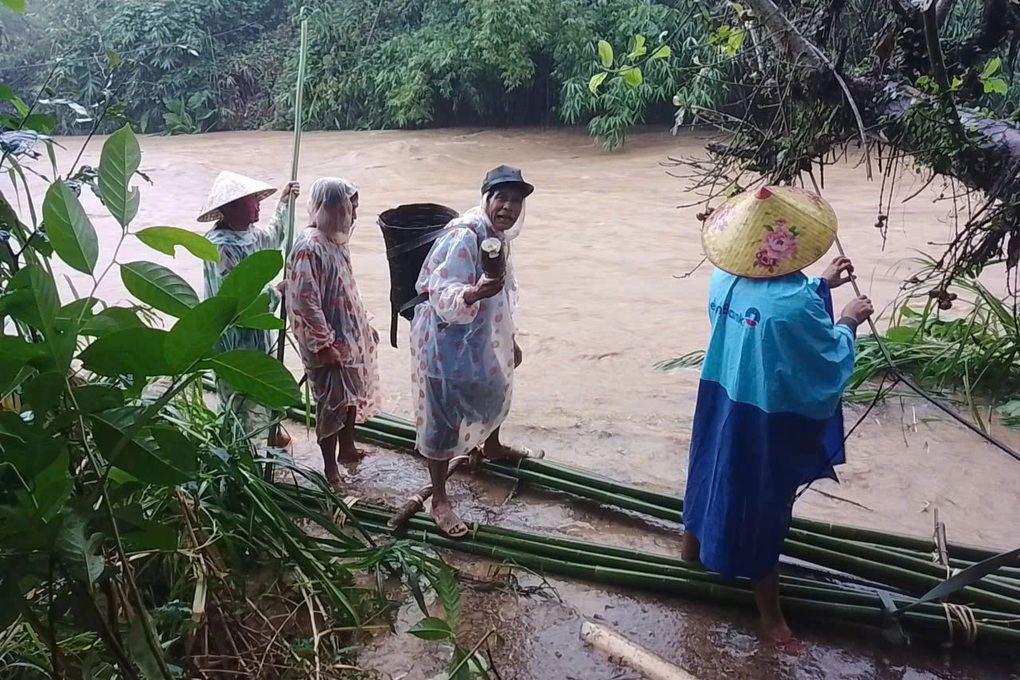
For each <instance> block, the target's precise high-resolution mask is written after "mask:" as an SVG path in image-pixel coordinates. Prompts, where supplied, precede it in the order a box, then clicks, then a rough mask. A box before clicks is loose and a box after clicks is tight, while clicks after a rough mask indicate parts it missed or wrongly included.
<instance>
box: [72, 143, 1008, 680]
mask: <svg viewBox="0 0 1020 680" xmlns="http://www.w3.org/2000/svg"><path fill="white" fill-rule="evenodd" d="M61 143H62V144H64V145H65V146H66V147H67V148H68V152H65V153H64V154H63V156H62V157H61V163H62V165H66V164H67V163H68V162H69V161H70V160H71V158H73V153H71V152H72V151H74V152H75V153H76V151H77V148H78V146H79V145H80V143H81V140H77V139H65V140H61ZM703 144H704V139H702V138H698V137H694V136H688V137H680V138H676V137H671V136H669V135H667V134H662V133H658V132H645V133H640V134H636V135H634V136H632V137H631V139H630V140H629V142H628V144H627V147H626V148H625V149H624V150H623V151H621V152H618V153H612V154H610V153H606V152H604V151H602V150H600V149H598V148H596V147H594V146H593V145H592V143H591V142H590V140H589V139H588V138H587V137H586V136H585V135H584V134H583V133H581V132H578V131H564V130H557V131H538V130H534V131H533V130H527V131H500V132H482V131H464V130H461V131H433V132H344V133H311V134H306V135H305V136H304V138H303V149H302V158H301V169H300V180H301V181H302V182H303V184H304V186H305V188H306V189H307V187H309V186H310V184H311V182H312V181H313V180H314V179H315V178H316V177H319V176H322V175H338V176H342V177H345V178H348V179H350V180H353V181H354V182H356V183H357V184H358V185H359V186H360V189H361V208H360V221H359V225H360V226H359V229H358V231H357V232H356V233H355V236H354V240H353V244H352V250H353V257H354V267H355V271H356V272H357V276H358V284H359V286H360V288H361V292H362V295H363V297H364V299H365V302H366V304H367V306H368V308H369V310H370V311H371V312H372V313H373V314H374V315H375V317H376V325H377V328H378V329H379V331H380V334H381V335H382V336H383V337H384V338H386V337H387V335H388V323H389V308H388V301H387V296H388V290H389V282H388V273H387V265H386V258H385V255H384V248H383V243H382V238H381V236H380V233H379V229H378V227H377V226H376V225H375V218H376V216H377V215H378V213H380V212H382V211H383V210H385V209H387V208H391V207H395V206H396V205H399V204H401V203H410V202H418V201H433V202H438V203H443V204H446V205H449V206H451V207H454V208H456V209H457V210H459V211H464V210H466V209H467V208H469V207H471V206H472V205H474V204H475V203H476V202H477V197H478V187H479V184H480V181H481V178H482V176H483V175H484V173H485V172H486V170H488V169H489V168H490V167H492V166H495V165H498V164H501V163H507V164H512V165H518V166H520V167H522V168H523V169H524V174H525V177H526V178H527V179H528V180H529V181H531V182H532V183H534V184H535V185H536V186H537V188H538V189H537V191H536V193H535V194H534V196H533V197H532V198H531V199H529V202H528V206H527V216H526V225H525V229H524V231H523V233H522V236H521V237H520V239H519V240H518V241H517V242H516V243H515V251H514V255H515V262H516V266H517V269H518V276H519V279H520V284H521V290H522V306H521V310H520V320H519V322H520V326H521V328H522V336H521V338H520V344H521V345H522V347H523V349H524V352H525V363H524V365H523V366H522V368H521V369H520V371H519V374H518V377H517V381H516V394H515V402H514V409H513V412H512V414H511V418H510V421H509V423H508V424H507V428H506V430H507V433H508V435H509V436H510V437H511V438H512V439H515V440H517V441H519V442H521V443H524V444H526V445H529V446H531V447H533V448H543V449H545V450H546V451H547V453H548V455H549V457H550V458H551V459H553V460H559V461H563V462H567V463H572V464H574V465H577V466H580V467H585V468H589V469H593V470H596V471H598V472H601V473H603V474H606V475H609V476H611V477H615V478H618V479H622V480H625V481H628V482H632V483H637V484H645V485H649V486H653V487H658V488H662V489H666V490H674V491H682V487H683V480H684V476H685V469H686V455H687V447H688V442H689V435H690V425H691V416H692V413H693V410H694V398H695V391H696V387H697V373H696V372H693V371H682V372H678V373H674V374H666V373H663V372H661V371H657V370H656V369H655V368H654V366H655V364H656V363H657V362H659V361H662V360H664V359H669V358H671V357H675V356H678V355H681V354H685V353H687V352H690V351H693V350H698V349H702V348H703V347H704V344H705V341H706V338H707V332H708V317H707V312H706V309H705V300H706V293H707V285H708V277H709V267H708V266H704V267H702V268H700V269H699V270H697V271H696V272H694V273H693V274H692V275H691V276H689V277H687V278H678V276H679V275H681V274H683V273H685V272H688V271H689V270H691V269H693V268H694V267H695V266H696V265H698V263H699V262H700V260H701V249H700V244H699V238H698V227H699V223H698V221H697V219H696V217H695V215H696V214H697V212H699V209H697V208H678V206H680V205H682V204H688V203H692V202H694V201H695V200H696V199H697V197H696V196H694V195H693V194H691V193H689V192H688V186H687V183H686V182H685V181H684V180H681V179H677V178H674V177H671V176H670V175H669V174H667V171H666V169H665V168H664V167H663V166H662V163H663V162H664V161H666V160H667V157H668V156H673V157H690V156H700V155H703V151H702V149H703ZM100 148H101V140H97V141H96V142H94V144H93V146H91V147H90V149H88V150H87V151H86V153H85V155H84V159H83V162H85V163H92V164H95V163H97V162H98V155H99V151H100ZM142 148H143V160H142V170H143V171H144V172H145V173H147V174H148V175H149V176H150V177H151V178H152V180H153V182H154V185H153V186H148V185H143V186H142V207H141V212H140V214H139V217H138V220H137V222H136V227H137V228H141V227H144V226H155V225H173V226H179V227H185V228H190V229H194V230H196V231H201V230H204V229H205V228H206V227H205V226H202V225H199V224H197V223H196V222H195V217H196V216H197V215H198V213H199V210H200V207H201V205H202V203H203V202H204V199H205V197H206V194H207V192H208V190H209V187H210V185H211V183H212V181H213V179H214V177H215V176H216V174H217V173H218V172H219V171H220V170H224V169H229V170H234V171H237V172H242V173H245V174H248V175H251V176H253V177H257V178H259V179H262V180H265V181H268V182H271V183H274V184H276V185H282V184H283V183H284V182H285V181H286V179H287V177H288V174H289V171H290V170H289V165H290V158H291V136H290V135H289V134H278V133H236V134H213V135H202V136H196V137H175V138H145V139H143V140H142ZM825 180H826V188H825V195H826V197H827V198H828V199H829V200H830V201H831V202H832V203H833V205H834V206H835V208H836V211H837V213H838V214H839V216H840V233H841V235H842V239H843V243H844V244H845V246H846V247H847V249H848V252H849V254H850V255H851V257H852V258H853V259H854V262H855V264H856V266H857V272H858V276H859V279H860V282H861V284H862V286H863V287H864V288H865V289H866V291H867V292H868V294H870V295H871V297H872V299H873V300H875V302H876V305H877V306H879V307H882V306H884V305H886V304H888V303H889V302H891V301H892V300H893V298H894V297H895V296H896V295H897V293H898V292H899V283H900V281H901V280H902V279H903V278H904V277H905V276H906V275H907V274H906V271H907V267H906V266H902V265H903V262H904V260H905V258H908V257H913V256H915V255H916V251H918V250H920V251H928V252H936V249H935V247H933V246H930V245H929V244H930V243H931V242H943V241H945V240H946V237H947V235H948V234H949V233H950V229H951V227H950V224H949V222H948V219H947V218H948V212H949V209H950V208H951V205H950V204H947V203H946V202H939V203H935V202H933V199H934V198H935V196H936V194H937V190H938V187H935V188H931V189H927V190H924V191H922V192H921V193H920V195H919V196H918V197H917V198H915V199H913V200H912V201H911V202H909V203H906V204H905V205H901V204H900V201H901V200H902V199H903V198H905V197H907V196H908V195H910V194H912V193H913V192H915V191H917V190H918V189H920V188H921V184H922V183H921V181H920V180H916V179H914V178H912V177H907V178H905V179H904V180H902V181H901V182H899V183H898V185H897V187H896V188H895V194H894V196H895V197H894V199H893V206H894V208H893V211H892V214H891V217H890V228H889V233H888V239H887V241H886V242H885V243H883V239H882V238H881V235H880V232H879V231H878V230H876V229H875V227H874V224H875V221H876V215H877V214H878V202H879V192H880V187H879V184H878V183H877V182H869V181H867V180H866V178H865V173H864V170H863V169H862V168H860V167H856V166H851V165H849V164H848V165H844V166H840V167H836V168H829V169H828V170H827V172H826V177H825ZM273 200H275V199H270V202H267V204H266V205H265V206H264V209H263V221H266V220H268V216H269V213H270V211H271V209H272V203H271V202H272V201H273ZM84 202H85V205H86V208H87V210H88V211H89V214H90V216H91V217H92V218H93V220H94V221H95V223H96V225H97V228H98V229H99V231H100V233H101V239H102V246H103V252H102V254H101V257H100V264H101V265H102V264H104V263H106V262H109V258H110V257H111V255H112V250H113V246H114V245H115V243H116V239H117V234H118V229H117V227H116V225H115V224H114V222H113V221H112V220H111V219H110V218H108V217H107V216H106V215H105V211H104V210H103V209H102V207H101V206H100V205H99V203H98V201H96V200H95V199H94V197H92V196H91V195H89V196H86V197H85V199H84ZM298 214H299V216H303V215H304V198H302V199H300V201H299V213H298ZM137 259H148V260H152V261H156V262H160V263H162V264H167V265H169V266H171V267H172V268H173V269H174V270H175V271H177V272H178V273H180V274H181V275H182V276H184V277H185V278H186V279H188V280H189V281H190V282H191V283H192V284H193V285H194V287H195V288H196V290H199V291H200V290H201V267H200V264H199V262H198V261H197V260H195V259H194V258H192V257H191V256H190V255H188V254H186V253H183V252H182V254H181V255H179V256H178V257H177V258H176V259H171V258H168V257H165V256H162V255H160V254H158V253H153V252H151V251H149V250H148V249H147V248H146V247H144V246H142V245H141V244H140V243H138V242H137V241H131V240H129V241H128V242H127V243H126V244H125V245H124V247H123V249H122V250H121V252H120V255H119V260H120V261H121V262H127V261H132V260H137ZM898 265H901V266H899V268H897V266H898ZM820 268H821V267H820V266H819V267H818V269H819V270H820ZM75 280H76V285H77V286H78V287H79V288H78V289H79V290H81V286H82V285H84V282H83V281H82V280H81V279H80V278H78V279H75ZM996 285H1001V283H999V284H996ZM99 293H100V295H101V296H102V297H104V298H105V299H107V300H111V301H112V300H116V299H119V298H121V297H123V296H124V290H123V287H122V285H121V283H120V280H119V277H118V276H117V274H116V269H114V270H112V275H110V276H109V277H108V278H107V279H106V280H105V281H103V282H102V284H101V285H100V288H99ZM851 294H852V293H851V292H850V291H849V287H847V289H845V290H842V289H841V290H840V291H837V292H836V304H837V306H838V305H840V304H841V303H842V302H845V301H846V300H847V299H849V297H850V295H851ZM406 335H407V324H406V322H404V321H403V320H401V329H400V339H401V349H392V348H390V347H389V346H388V344H387V343H386V342H385V340H384V346H383V347H382V348H381V350H380V354H381V365H382V369H381V370H382V381H383V387H384V392H385V403H384V407H385V409H386V410H387V411H389V412H392V413H395V414H397V415H402V416H405V417H407V416H409V415H410V409H411V402H410V399H409V390H410V378H409V359H408V356H407V353H406ZM288 364H289V365H291V366H292V367H294V369H295V370H298V366H297V362H296V357H294V356H293V354H291V355H290V356H289V360H288ZM856 416H857V412H855V413H853V414H852V415H851V416H850V417H848V424H849V423H852V422H854V421H855V420H856ZM996 433H997V434H998V435H999V436H1001V437H1002V438H1003V439H1005V440H1007V441H1008V442H1010V443H1011V444H1012V445H1014V446H1015V447H1020V436H1018V435H1017V434H1016V433H1013V432H1010V431H1006V430H1002V429H1001V428H998V429H997V430H996ZM847 457H848V463H847V465H845V466H844V467H843V468H842V469H841V471H840V477H841V480H842V483H841V484H840V485H838V486H837V485H835V484H834V483H831V482H828V481H826V482H819V483H818V484H817V485H816V487H815V488H816V490H813V491H812V492H809V493H807V494H806V495H805V496H804V497H803V499H802V500H801V501H800V503H799V504H798V505H797V508H796V511H797V513H798V514H800V515H804V516H810V517H814V518H818V519H825V520H830V521H835V522H841V523H847V524H856V525H862V526H869V527H875V528H880V529H884V530H891V531H897V532H902V533H910V534H916V535H930V534H931V530H932V514H933V513H932V511H933V509H934V508H938V509H939V516H940V519H942V520H944V521H946V522H947V524H948V529H949V538H950V540H956V541H960V542H966V543H975V544H984V545H990V546H996V547H1015V546H1017V545H1020V516H1018V513H1017V501H1018V498H1020V496H1018V489H1020V463H1018V462H1017V461H1014V460H1012V459H1010V458H1008V457H1007V456H1006V455H1004V454H1002V453H1001V452H999V451H998V450H996V449H994V448H992V447H990V446H988V445H986V444H984V443H983V442H982V441H981V440H980V439H979V438H977V437H976V436H974V435H973V434H972V433H969V432H967V431H965V430H963V429H962V428H960V427H959V426H958V425H956V424H953V423H951V422H948V421H946V420H945V419H943V418H940V417H939V414H938V412H937V411H935V410H933V409H931V408H929V407H927V406H926V405H925V404H923V403H913V402H905V403H900V402H897V403H895V404H890V405H889V406H886V407H883V408H880V409H876V410H875V411H873V412H872V413H871V414H870V415H869V417H868V418H867V419H865V421H864V422H863V423H862V425H861V426H860V427H859V428H858V429H857V431H856V432H855V434H854V435H853V437H852V438H851V440H850V443H849V445H848V456H847ZM408 468H409V474H411V475H413V476H414V479H416V480H417V478H418V477H417V476H419V475H421V474H422V471H421V470H420V469H419V468H417V467H414V466H408ZM390 469H392V468H390ZM376 472H379V471H378V470H377V471H376ZM421 481H424V480H423V479H422V480H421ZM404 485H405V484H401V485H398V486H404ZM415 485H416V484H411V486H412V487H413V486H415ZM473 519H482V518H481V517H477V518H473ZM545 519H546V520H548V521H543V522H541V523H540V524H536V526H550V525H551V526H559V527H560V528H567V529H568V530H570V525H571V523H576V524H577V526H576V531H574V532H573V533H577V534H581V535H584V534H586V533H589V534H602V535H603V536H604V535H605V534H604V532H616V533H621V530H619V529H615V530H614V529H611V528H608V527H606V526H604V525H601V526H598V528H596V527H597V525H598V524H600V523H596V522H585V521H579V520H577V518H576V517H573V516H571V515H570V514H569V513H566V512H564V513H562V514H559V513H557V512H556V511H555V510H553V511H552V516H550V517H546V518H545ZM823 675H824V674H823ZM908 675H909V674H908ZM903 677H907V675H904V676H903ZM919 677H920V676H919Z"/></svg>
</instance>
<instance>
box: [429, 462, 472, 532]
mask: <svg viewBox="0 0 1020 680" xmlns="http://www.w3.org/2000/svg"><path fill="white" fill-rule="evenodd" d="M449 469H450V461H449V460H436V459H434V458H429V477H430V478H431V479H432V513H431V514H432V519H433V520H434V521H435V523H436V526H437V527H439V530H440V531H442V532H443V533H444V534H446V535H447V536H449V537H450V538H461V537H462V536H465V535H466V534H467V532H468V530H467V526H466V525H465V524H464V522H462V521H461V519H460V516H459V515H458V514H457V512H456V511H455V510H454V509H453V504H452V503H451V502H450V497H449V496H448V495H447V494H446V475H447V472H448V471H449Z"/></svg>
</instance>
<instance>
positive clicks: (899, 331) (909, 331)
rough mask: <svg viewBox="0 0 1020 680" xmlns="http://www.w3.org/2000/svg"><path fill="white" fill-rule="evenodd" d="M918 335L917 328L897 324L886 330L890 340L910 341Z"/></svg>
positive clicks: (887, 337) (886, 337)
mask: <svg viewBox="0 0 1020 680" xmlns="http://www.w3.org/2000/svg"><path fill="white" fill-rule="evenodd" d="M915 336H917V330H916V329H914V328H910V327H908V326H895V327H893V328H890V329H889V330H887V331H886V332H885V339H886V340H888V341H889V342H896V343H902V342H910V341H911V340H913V339H914V337H915Z"/></svg>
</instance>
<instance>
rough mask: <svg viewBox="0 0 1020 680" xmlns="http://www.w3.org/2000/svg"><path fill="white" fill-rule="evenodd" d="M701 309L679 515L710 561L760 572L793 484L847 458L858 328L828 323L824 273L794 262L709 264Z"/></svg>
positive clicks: (776, 549) (783, 526)
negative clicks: (768, 275)
mask: <svg viewBox="0 0 1020 680" xmlns="http://www.w3.org/2000/svg"><path fill="white" fill-rule="evenodd" d="M709 314H710V316H711V323H712V337H711V340H710V341H709V345H708V350H707V352H706V356H705V363H704V367H703V369H702V373H701V383H700V385H699V388H698V401H697V407H696V410H695V414H694V428H693V433H692V437H691V451H690V461H689V467H688V473H687V490H686V493H685V496H684V511H683V521H684V525H685V530H686V531H690V532H692V533H693V535H694V536H696V537H697V538H698V540H699V541H700V543H701V561H702V563H703V564H704V565H705V567H706V568H708V569H711V570H712V571H715V572H718V573H720V574H722V575H723V576H726V577H731V578H732V577H743V578H751V579H757V578H762V577H764V576H766V575H768V573H769V572H770V571H771V570H772V569H773V568H774V567H775V566H776V564H777V563H778V561H779V554H780V552H781V550H782V547H783V541H784V540H785V539H786V535H787V532H788V530H789V526H790V519H791V517H792V513H793V501H794V496H795V494H796V491H797V489H798V487H800V486H801V485H803V484H807V483H809V482H812V481H814V480H816V479H820V478H822V477H830V478H833V479H835V470H834V469H833V466H835V465H839V464H841V463H843V462H844V455H843V415H842V410H841V403H840V397H841V395H842V393H843V389H844V388H845V387H846V385H847V382H848V381H849V380H850V374H851V373H852V372H853V367H854V331H853V330H852V329H851V328H849V327H848V326H845V325H841V324H834V323H833V314H832V296H831V294H830V292H829V287H828V284H827V283H826V282H825V281H824V280H822V279H809V278H808V277H807V276H805V275H804V274H802V273H800V272H797V273H794V274H789V275H787V276H783V277H781V278H776V279H750V278H744V277H738V276H733V275H731V274H727V273H725V272H723V271H721V270H716V271H715V273H714V274H713V275H712V283H711V287H710V290H709Z"/></svg>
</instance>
